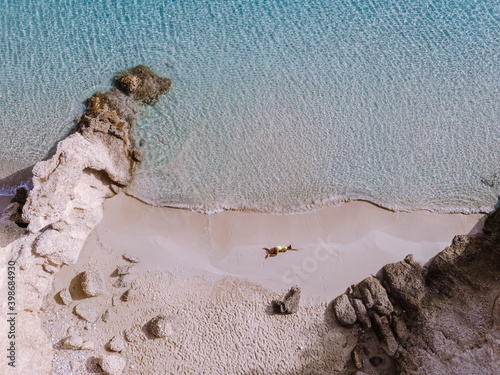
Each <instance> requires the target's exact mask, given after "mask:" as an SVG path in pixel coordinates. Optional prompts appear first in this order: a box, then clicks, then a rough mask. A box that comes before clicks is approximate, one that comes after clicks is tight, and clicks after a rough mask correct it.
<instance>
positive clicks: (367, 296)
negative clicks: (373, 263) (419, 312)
mask: <svg viewBox="0 0 500 375" xmlns="http://www.w3.org/2000/svg"><path fill="white" fill-rule="evenodd" d="M358 288H359V291H360V293H361V297H362V299H363V302H364V304H365V306H366V308H367V309H370V310H374V311H376V312H377V313H378V314H380V315H389V314H390V313H391V312H392V311H393V310H394V307H393V306H392V303H391V301H389V297H388V296H387V292H386V290H385V289H384V287H383V286H382V284H381V283H380V280H379V279H377V278H376V277H374V276H370V277H367V278H366V279H364V280H363V281H361V282H360V283H359V284H358Z"/></svg>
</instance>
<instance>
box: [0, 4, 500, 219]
mask: <svg viewBox="0 0 500 375" xmlns="http://www.w3.org/2000/svg"><path fill="white" fill-rule="evenodd" d="M0 5H1V8H2V12H0V51H1V56H0V137H1V139H2V143H1V145H0V177H4V176H5V174H6V173H3V175H2V173H1V172H2V170H1V169H2V167H1V165H4V166H5V165H7V164H8V165H12V164H13V163H16V165H18V166H19V167H24V166H29V165H31V164H33V163H35V162H37V161H38V160H41V159H43V158H44V157H45V156H46V155H47V152H48V150H49V149H50V148H51V147H53V145H54V144H55V143H56V142H57V141H58V140H60V139H61V138H63V137H64V136H65V135H66V134H67V133H68V131H69V130H70V129H71V127H72V126H73V123H72V119H73V118H74V117H76V116H78V115H80V114H81V113H82V111H83V104H82V102H83V100H84V99H85V98H86V97H88V96H90V95H91V94H92V93H93V92H95V91H97V90H107V89H108V88H109V87H110V85H111V77H113V75H114V74H115V73H116V72H118V71H121V70H124V69H127V68H130V67H132V66H134V65H136V64H146V65H149V66H151V68H152V69H153V70H154V71H155V72H157V73H158V74H160V75H164V76H168V77H170V78H171V79H172V81H173V85H172V89H171V91H170V92H169V93H168V95H167V96H165V97H164V98H163V99H161V101H160V102H159V103H158V104H157V105H156V106H155V107H151V108H149V109H146V110H145V111H144V113H143V117H141V119H140V120H139V124H138V127H137V128H136V130H135V134H136V138H137V139H138V140H139V139H144V142H145V143H144V146H143V147H142V149H143V152H144V154H145V161H144V163H143V164H142V165H141V166H140V168H139V170H138V174H137V177H136V180H135V182H134V183H133V184H132V185H131V186H130V187H129V188H128V192H129V193H130V194H132V195H134V196H136V197H138V198H140V199H142V200H144V201H146V202H149V203H153V204H156V205H169V206H179V207H187V208H192V209H200V210H206V211H214V210H219V209H254V210H262V211H271V212H296V211H303V210H309V209H312V208H314V207H317V206H318V205H324V204H329V203H336V202H341V201H345V200H349V199H366V200H369V201H372V202H375V203H378V204H380V205H383V206H385V207H389V208H395V209H403V210H416V209H428V210H436V211H441V212H454V211H461V212H472V211H478V210H489V209H491V208H492V207H493V206H494V205H495V203H496V202H497V197H498V195H499V194H500V147H499V145H500V104H499V103H500V4H499V3H498V1H496V0H485V1H472V0H467V1H465V0H464V1H436V0H432V1H412V2H409V1H406V0H397V1H375V0H371V1H335V0H311V1H299V0H274V1H271V0H260V1H259V0H257V1H243V0H221V1H208V0H198V1H195V0H177V1H158V0H155V1H147V0H128V1H111V0H98V1H89V2H83V1H76V0H69V1H55V0H53V1H48V0H36V1H35V0H15V1H14V0H2V1H0ZM6 170H7V168H6V167H4V171H6ZM4 188H6V187H4Z"/></svg>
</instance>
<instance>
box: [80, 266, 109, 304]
mask: <svg viewBox="0 0 500 375" xmlns="http://www.w3.org/2000/svg"><path fill="white" fill-rule="evenodd" d="M81 286H82V290H83V293H85V295H86V296H87V297H96V296H98V295H100V294H102V293H104V291H105V290H106V284H105V282H104V276H103V274H102V272H101V271H100V270H94V271H85V272H83V273H82V278H81Z"/></svg>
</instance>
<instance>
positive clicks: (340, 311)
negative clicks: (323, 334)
mask: <svg viewBox="0 0 500 375" xmlns="http://www.w3.org/2000/svg"><path fill="white" fill-rule="evenodd" d="M332 308H333V312H334V313H335V317H336V318H337V321H338V322H339V324H340V325H343V326H347V327H349V326H352V325H354V324H355V323H356V320H357V316H356V310H354V307H352V305H351V302H350V301H349V297H348V296H347V294H345V293H344V294H341V295H340V296H338V297H337V298H335V299H334V300H333V302H332Z"/></svg>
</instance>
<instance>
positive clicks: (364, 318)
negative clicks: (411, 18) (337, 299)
mask: <svg viewBox="0 0 500 375" xmlns="http://www.w3.org/2000/svg"><path fill="white" fill-rule="evenodd" d="M352 306H353V307H354V310H355V311H356V317H357V321H358V322H359V323H361V325H362V326H363V327H364V328H370V327H371V326H372V324H371V322H370V318H369V317H368V312H367V311H366V307H365V305H363V302H362V301H361V300H359V299H357V298H353V299H352Z"/></svg>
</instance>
